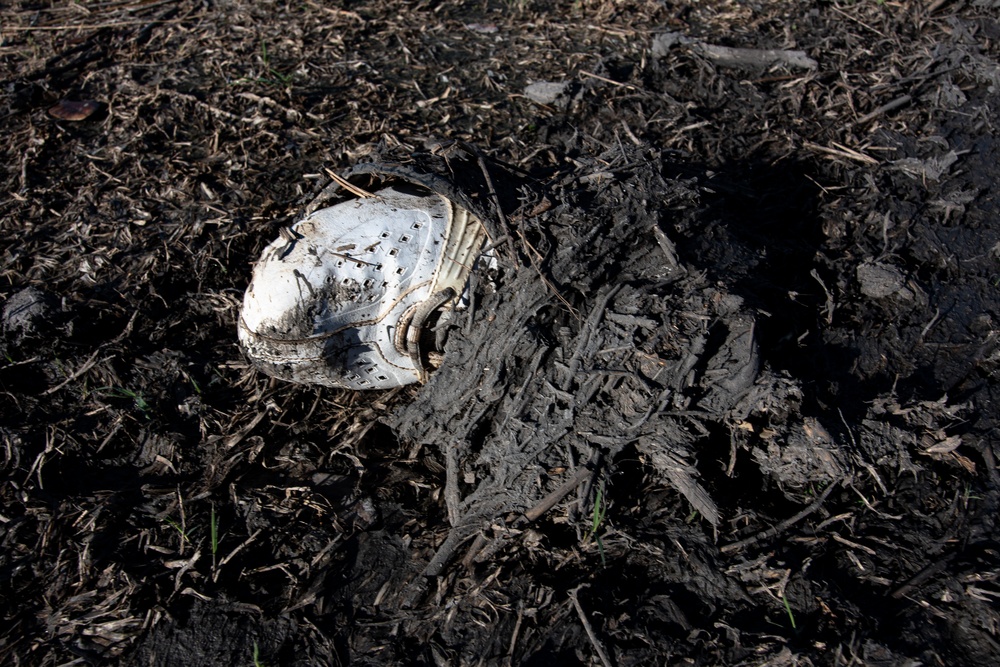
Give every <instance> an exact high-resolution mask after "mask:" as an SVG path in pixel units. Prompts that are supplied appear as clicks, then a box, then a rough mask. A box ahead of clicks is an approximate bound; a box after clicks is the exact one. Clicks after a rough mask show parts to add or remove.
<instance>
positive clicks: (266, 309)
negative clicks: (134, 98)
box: [239, 187, 485, 389]
mask: <svg viewBox="0 0 1000 667" xmlns="http://www.w3.org/2000/svg"><path fill="white" fill-rule="evenodd" d="M375 195H376V196H374V197H371V198H360V199H354V200H350V201H346V202H343V203H340V204H337V205H335V206H332V207H329V208H324V209H321V210H319V211H316V212H314V213H312V214H311V215H309V216H308V217H307V218H306V219H304V220H302V221H301V222H299V223H296V224H295V225H294V226H293V227H292V228H291V232H290V233H289V234H286V235H284V236H283V237H282V238H279V239H278V240H276V241H275V242H274V243H272V244H271V245H269V246H268V247H267V248H266V249H265V250H264V253H263V255H262V256H261V258H260V260H259V261H258V262H257V265H256V266H255V268H254V272H253V278H252V280H251V283H250V286H249V287H248V289H247V292H246V295H245V297H244V301H243V308H242V312H241V315H240V323H239V338H240V342H241V344H242V345H243V347H244V349H245V350H246V352H247V354H248V356H249V357H250V358H251V360H252V361H253V362H254V364H255V365H256V366H257V367H258V368H260V369H261V370H263V371H264V372H266V373H268V374H270V375H273V376H276V377H279V378H282V379H285V380H290V381H292V382H300V383H311V384H322V385H328V386H335V387H343V388H349V389H377V388H388V387H397V386H401V385H405V384H410V383H412V382H416V381H417V379H418V378H419V377H420V371H419V369H418V368H417V367H416V365H415V361H414V359H413V358H412V355H409V354H407V353H406V350H405V347H404V348H403V349H401V347H400V345H399V341H400V334H401V332H400V326H401V323H402V325H403V326H405V321H406V317H405V316H407V315H408V314H409V315H410V316H412V313H413V312H414V310H416V309H417V307H418V306H419V305H420V304H422V303H424V302H426V301H427V300H428V299H431V298H432V297H433V296H434V295H436V294H439V293H440V292H441V291H443V290H445V289H447V288H451V289H453V290H454V292H455V293H457V294H460V293H461V292H462V291H463V289H464V287H465V284H466V282H467V281H468V278H469V273H470V271H471V267H472V264H473V263H474V262H475V259H476V256H477V254H478V253H479V251H480V249H481V248H482V245H483V240H484V238H485V231H484V229H483V227H482V225H481V224H480V223H479V221H478V220H477V219H476V218H475V217H474V216H471V215H470V214H469V213H468V212H467V211H465V210H464V209H462V208H460V207H457V206H455V205H454V204H453V203H452V202H450V201H449V200H447V199H445V198H444V197H442V196H440V195H437V194H417V193H414V192H411V191H403V190H401V189H397V188H392V187H390V188H385V189H383V190H379V191H378V192H377V193H375Z"/></svg>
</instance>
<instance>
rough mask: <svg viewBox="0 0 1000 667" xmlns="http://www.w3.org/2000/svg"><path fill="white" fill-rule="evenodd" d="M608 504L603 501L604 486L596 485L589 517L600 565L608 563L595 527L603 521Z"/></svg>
mask: <svg viewBox="0 0 1000 667" xmlns="http://www.w3.org/2000/svg"><path fill="white" fill-rule="evenodd" d="M607 513H608V506H607V505H606V504H605V502H604V488H603V487H601V486H599V487H597V493H596V494H595V496H594V509H593V511H592V512H591V518H590V535H589V537H591V538H593V539H594V540H595V541H596V542H597V550H598V551H599V552H600V554H601V567H607V566H608V563H607V560H606V558H605V554H604V541H603V540H601V536H600V535H599V534H598V533H597V529H598V528H600V527H601V524H602V523H604V518H605V517H606V516H607Z"/></svg>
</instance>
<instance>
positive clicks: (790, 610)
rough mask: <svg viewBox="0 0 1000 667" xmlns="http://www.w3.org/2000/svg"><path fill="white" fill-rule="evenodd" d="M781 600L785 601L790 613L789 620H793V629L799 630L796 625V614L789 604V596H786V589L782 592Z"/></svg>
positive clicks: (786, 609)
mask: <svg viewBox="0 0 1000 667" xmlns="http://www.w3.org/2000/svg"><path fill="white" fill-rule="evenodd" d="M781 601H782V602H784V603H785V611H786V612H787V613H788V620H789V621H791V622H792V630H797V629H798V627H797V626H796V625H795V614H793V613H792V605H790V604H788V598H787V597H785V593H784V591H782V593H781Z"/></svg>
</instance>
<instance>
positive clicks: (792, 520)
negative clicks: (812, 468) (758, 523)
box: [721, 478, 846, 553]
mask: <svg viewBox="0 0 1000 667" xmlns="http://www.w3.org/2000/svg"><path fill="white" fill-rule="evenodd" d="M845 480H846V478H845V479H844V480H840V482H833V483H832V484H830V486H828V487H826V488H825V489H823V493H821V494H819V498H817V499H816V500H815V501H813V503H812V505H810V506H809V507H807V508H805V509H804V510H802V511H801V512H799V513H798V514H796V515H794V516H791V517H789V518H787V519H785V520H784V521H782V522H781V523H779V524H778V525H777V526H774V527H773V528H768V529H767V530H764V531H761V532H759V533H757V534H756V535H753V536H751V537H748V538H746V539H745V540H740V541H739V542H733V543H731V544H727V545H725V546H723V547H722V549H721V551H722V553H729V552H730V551H739V550H740V549H743V548H744V547H748V546H750V545H751V544H756V543H757V542H760V541H761V540H766V539H767V538H769V537H774V536H775V535H777V534H778V533H781V532H784V531H785V530H787V529H788V528H790V527H791V526H793V525H795V524H796V523H798V522H799V521H801V520H802V519H804V518H806V517H807V516H809V515H810V514H812V513H813V512H815V511H817V510H818V509H819V508H820V507H822V506H823V503H824V502H826V499H827V497H829V495H830V492H832V491H833V489H834V487H836V486H838V485H839V484H840V483H842V482H843V481H845Z"/></svg>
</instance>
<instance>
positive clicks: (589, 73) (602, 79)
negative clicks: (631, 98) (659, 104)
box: [580, 70, 638, 90]
mask: <svg viewBox="0 0 1000 667" xmlns="http://www.w3.org/2000/svg"><path fill="white" fill-rule="evenodd" d="M580 74H582V75H583V76H589V77H590V78H591V79H597V80H598V81H603V82H604V83H610V84H611V85H613V86H621V87H622V88H628V89H629V90H638V89H637V88H636V87H635V86H633V85H630V84H627V83H622V82H621V81H615V80H614V79H609V78H607V77H603V76H600V75H598V74H593V73H591V72H585V71H584V70H580Z"/></svg>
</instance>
